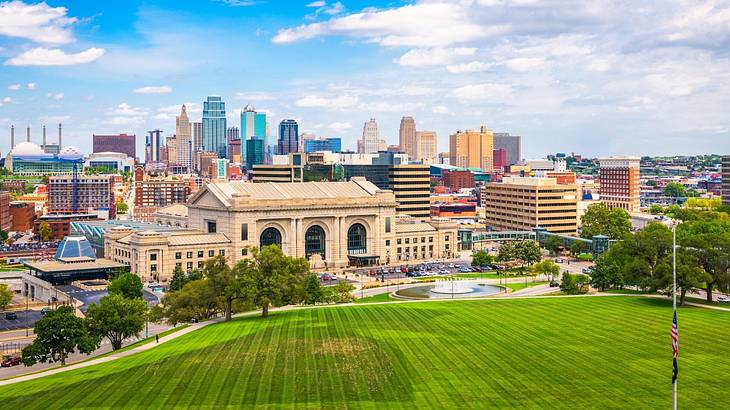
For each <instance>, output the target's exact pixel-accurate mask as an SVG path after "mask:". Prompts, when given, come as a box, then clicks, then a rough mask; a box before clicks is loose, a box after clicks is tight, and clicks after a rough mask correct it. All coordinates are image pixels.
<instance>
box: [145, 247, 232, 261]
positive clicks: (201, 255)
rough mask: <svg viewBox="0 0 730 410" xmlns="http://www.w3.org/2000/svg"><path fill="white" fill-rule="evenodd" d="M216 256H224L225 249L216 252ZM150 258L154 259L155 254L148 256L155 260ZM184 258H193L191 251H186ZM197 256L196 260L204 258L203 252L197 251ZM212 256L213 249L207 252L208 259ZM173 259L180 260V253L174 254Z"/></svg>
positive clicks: (213, 253)
mask: <svg viewBox="0 0 730 410" xmlns="http://www.w3.org/2000/svg"><path fill="white" fill-rule="evenodd" d="M218 255H221V256H226V250H225V249H220V250H218ZM152 256H155V257H156V255H155V254H152V255H151V256H150V260H155V259H152ZM185 256H186V257H187V259H192V258H193V251H187V252H186V254H185ZM197 256H198V258H204V257H205V251H197ZM214 256H215V250H213V249H210V250H208V257H209V258H212V257H214ZM175 259H182V252H175Z"/></svg>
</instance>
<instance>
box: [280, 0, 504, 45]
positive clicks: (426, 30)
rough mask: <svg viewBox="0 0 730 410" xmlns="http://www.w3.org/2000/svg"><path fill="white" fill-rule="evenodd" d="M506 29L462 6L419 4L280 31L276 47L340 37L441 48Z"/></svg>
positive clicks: (356, 14) (364, 12) (368, 11)
mask: <svg viewBox="0 0 730 410" xmlns="http://www.w3.org/2000/svg"><path fill="white" fill-rule="evenodd" d="M507 30H508V26H506V25H504V24H493V25H482V24H479V23H478V22H474V21H472V20H471V18H470V14H469V12H468V10H467V9H465V8H464V7H463V6H462V5H461V4H446V3H418V4H409V5H406V6H402V7H397V8H391V9H373V8H371V9H365V10H363V11H362V12H359V13H354V14H349V15H346V16H342V17H338V18H333V19H330V20H327V21H324V22H317V23H311V24H303V25H300V26H298V27H293V28H287V29H282V30H279V31H278V32H277V34H276V36H274V38H273V40H272V41H273V42H274V43H277V44H287V43H294V42H297V41H301V40H307V39H311V38H315V37H322V36H331V35H342V36H351V37H359V38H364V39H366V40H367V41H369V42H373V43H377V44H380V45H383V46H414V47H439V46H440V47H443V46H449V45H452V44H456V43H463V42H466V41H473V40H478V39H482V38H485V37H490V36H495V35H498V34H501V33H504V32H505V31H507Z"/></svg>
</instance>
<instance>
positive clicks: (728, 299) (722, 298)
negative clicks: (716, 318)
mask: <svg viewBox="0 0 730 410" xmlns="http://www.w3.org/2000/svg"><path fill="white" fill-rule="evenodd" d="M717 301H718V302H720V303H730V297H728V296H725V295H720V296H718V297H717Z"/></svg>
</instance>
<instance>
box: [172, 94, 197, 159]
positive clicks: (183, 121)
mask: <svg viewBox="0 0 730 410" xmlns="http://www.w3.org/2000/svg"><path fill="white" fill-rule="evenodd" d="M175 138H176V139H177V141H176V142H177V146H176V157H175V158H176V160H175V162H176V163H177V164H178V165H182V166H184V167H187V168H188V170H191V168H192V166H193V135H192V130H191V128H190V119H189V118H188V112H187V109H186V108H185V104H183V106H182V108H181V109H180V115H179V116H177V117H175ZM167 154H168V155H170V151H168V152H167Z"/></svg>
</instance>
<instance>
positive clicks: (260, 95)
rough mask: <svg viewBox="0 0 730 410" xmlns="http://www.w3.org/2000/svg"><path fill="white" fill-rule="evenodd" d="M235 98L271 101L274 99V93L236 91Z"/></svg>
mask: <svg viewBox="0 0 730 410" xmlns="http://www.w3.org/2000/svg"><path fill="white" fill-rule="evenodd" d="M235 98H236V99H237V100H244V101H271V100H273V99H274V98H275V97H274V94H271V93H266V92H258V91H255V92H242V93H236V96H235Z"/></svg>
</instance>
